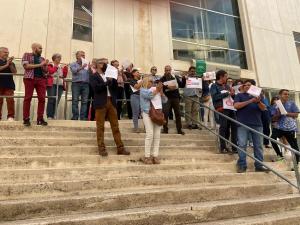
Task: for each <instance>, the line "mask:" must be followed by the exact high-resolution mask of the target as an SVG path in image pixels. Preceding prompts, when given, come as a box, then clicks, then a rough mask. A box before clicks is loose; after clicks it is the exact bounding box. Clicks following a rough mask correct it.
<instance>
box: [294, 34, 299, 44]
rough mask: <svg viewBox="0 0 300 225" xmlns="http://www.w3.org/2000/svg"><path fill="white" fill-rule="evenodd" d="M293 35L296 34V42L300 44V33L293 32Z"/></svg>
mask: <svg viewBox="0 0 300 225" xmlns="http://www.w3.org/2000/svg"><path fill="white" fill-rule="evenodd" d="M293 34H294V39H295V41H297V42H300V33H297V32H293Z"/></svg>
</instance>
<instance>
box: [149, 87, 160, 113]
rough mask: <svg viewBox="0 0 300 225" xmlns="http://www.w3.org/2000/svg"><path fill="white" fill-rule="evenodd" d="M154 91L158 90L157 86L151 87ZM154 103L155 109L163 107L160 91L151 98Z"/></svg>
mask: <svg viewBox="0 0 300 225" xmlns="http://www.w3.org/2000/svg"><path fill="white" fill-rule="evenodd" d="M150 90H151V91H152V92H154V91H156V87H152V88H150ZM151 102H152V105H153V107H154V109H162V101H161V95H160V93H158V94H156V95H155V96H154V97H153V98H152V99H151Z"/></svg>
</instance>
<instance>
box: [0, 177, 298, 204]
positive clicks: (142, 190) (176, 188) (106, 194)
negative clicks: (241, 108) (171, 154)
mask: <svg viewBox="0 0 300 225" xmlns="http://www.w3.org/2000/svg"><path fill="white" fill-rule="evenodd" d="M288 186H289V185H288V184H286V183H275V184H235V185H230V186H228V185H216V186H201V185H197V184H196V185H189V187H185V186H183V185H165V186H164V185H162V186H157V187H151V189H149V188H148V187H138V188H134V187H133V188H129V189H128V190H126V189H114V190H113V192H112V191H110V190H104V191H99V192H95V193H88V194H82V195H74V196H72V195H70V196H57V197H53V196H51V197H43V198H30V199H17V200H1V201H0V204H1V205H2V206H3V205H6V204H8V205H12V204H30V203H43V202H56V201H64V200H70V199H76V200H83V199H93V198H98V197H103V198H104V199H106V198H118V197H120V196H130V195H135V194H138V195H143V194H155V193H162V192H185V191H200V190H225V189H228V188H237V189H239V188H241V189H244V188H259V187H269V188H275V187H282V188H283V187H287V188H288ZM289 189H290V191H291V192H292V187H289ZM285 195H288V193H285ZM298 197H299V198H300V196H298ZM255 198H256V197H255ZM241 200H245V199H241ZM221 201H227V200H221ZM207 202H210V201H205V202H202V203H203V204H206V203H207ZM214 202H218V201H214ZM196 203H197V202H196Z"/></svg>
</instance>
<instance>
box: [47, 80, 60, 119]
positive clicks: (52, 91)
mask: <svg viewBox="0 0 300 225" xmlns="http://www.w3.org/2000/svg"><path fill="white" fill-rule="evenodd" d="M63 91H64V90H63V86H61V85H59V86H58V96H57V97H58V98H57V105H58V104H59V101H60V98H61V96H62V93H63ZM56 92H57V85H56V84H53V86H52V87H47V96H48V97H49V96H56ZM55 109H56V99H55V98H48V103H47V118H54V116H55Z"/></svg>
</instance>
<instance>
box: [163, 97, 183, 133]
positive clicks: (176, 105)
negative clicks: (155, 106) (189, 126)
mask: <svg viewBox="0 0 300 225" xmlns="http://www.w3.org/2000/svg"><path fill="white" fill-rule="evenodd" d="M172 109H173V110H174V114H175V120H176V128H177V132H181V129H182V124H181V114H180V99H179V98H169V99H168V101H167V103H165V104H164V105H163V112H164V115H165V118H166V120H167V123H166V125H164V131H168V118H169V114H170V111H171V110H172Z"/></svg>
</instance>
